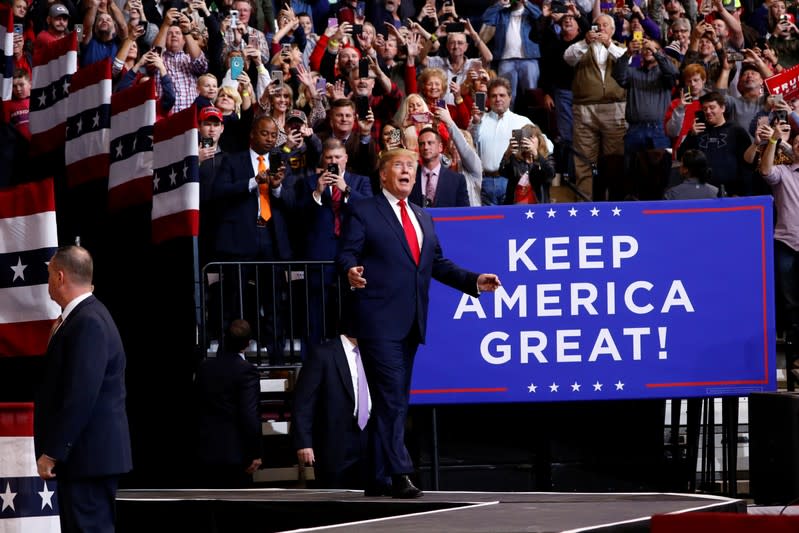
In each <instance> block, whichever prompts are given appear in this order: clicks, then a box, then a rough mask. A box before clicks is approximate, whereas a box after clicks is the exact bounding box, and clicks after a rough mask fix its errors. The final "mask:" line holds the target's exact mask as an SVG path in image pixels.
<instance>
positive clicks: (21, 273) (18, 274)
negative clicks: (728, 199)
mask: <svg viewBox="0 0 799 533" xmlns="http://www.w3.org/2000/svg"><path fill="white" fill-rule="evenodd" d="M27 267H28V265H23V264H22V257H19V258H17V266H12V267H11V270H13V271H14V278H13V279H12V280H11V281H16V280H17V278H20V279H21V280H22V281H25V269H26V268H27Z"/></svg>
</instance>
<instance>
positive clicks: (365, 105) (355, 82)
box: [350, 57, 402, 139]
mask: <svg viewBox="0 0 799 533" xmlns="http://www.w3.org/2000/svg"><path fill="white" fill-rule="evenodd" d="M364 74H365V76H364ZM376 84H380V91H378V93H379V94H378V95H375V94H374V92H375V91H374V88H375V85H376ZM350 89H351V90H352V93H351V94H350V97H351V98H352V100H353V102H355V110H356V112H358V120H359V121H365V120H367V119H368V112H369V110H371V112H372V119H373V120H374V122H373V123H372V125H371V130H370V133H369V135H370V136H371V137H372V138H374V139H376V138H377V136H378V135H379V133H380V129H381V128H382V126H383V123H385V122H386V121H388V120H391V118H392V117H393V116H394V113H395V112H396V110H397V108H398V107H399V105H400V103H401V102H402V93H401V92H400V90H399V88H398V87H397V84H396V83H394V82H392V81H391V79H390V78H389V77H388V76H387V75H386V73H385V72H383V70H382V69H380V67H378V66H377V63H376V62H375V60H374V59H372V58H371V57H364V58H362V59H361V60H360V62H359V68H357V69H355V70H354V71H351V73H350ZM359 102H360V105H359Z"/></svg>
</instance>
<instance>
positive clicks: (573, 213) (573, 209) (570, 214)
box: [569, 207, 577, 217]
mask: <svg viewBox="0 0 799 533" xmlns="http://www.w3.org/2000/svg"><path fill="white" fill-rule="evenodd" d="M569 216H570V217H576V216H577V210H576V209H575V208H573V207H572V208H571V209H569Z"/></svg>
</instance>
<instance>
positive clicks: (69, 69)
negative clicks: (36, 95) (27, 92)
mask: <svg viewBox="0 0 799 533" xmlns="http://www.w3.org/2000/svg"><path fill="white" fill-rule="evenodd" d="M76 70H78V53H77V52H75V51H74V50H70V51H69V52H67V53H66V54H64V55H62V56H59V57H54V58H53V59H51V60H50V62H48V63H45V64H44V65H37V66H35V67H33V76H32V79H31V83H32V86H31V88H32V89H41V88H42V87H47V86H48V85H50V84H51V83H53V82H54V81H56V80H60V79H61V78H62V77H64V76H65V75H66V74H72V73H74V72H75V71H76Z"/></svg>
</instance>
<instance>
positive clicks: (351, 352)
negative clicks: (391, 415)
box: [339, 335, 372, 417]
mask: <svg viewBox="0 0 799 533" xmlns="http://www.w3.org/2000/svg"><path fill="white" fill-rule="evenodd" d="M339 337H340V338H341V345H342V346H343V347H344V354H345V355H346V356H347V366H349V367H350V378H351V379H352V391H353V392H354V393H355V409H354V410H353V412H352V416H353V417H357V416H358V367H357V366H356V365H355V345H354V344H353V343H352V342H350V340H349V339H348V338H347V337H346V335H339ZM366 398H367V400H368V401H369V403H368V405H367V409H369V412H370V413H371V412H372V392H371V391H370V390H369V384H368V383H367V384H366Z"/></svg>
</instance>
